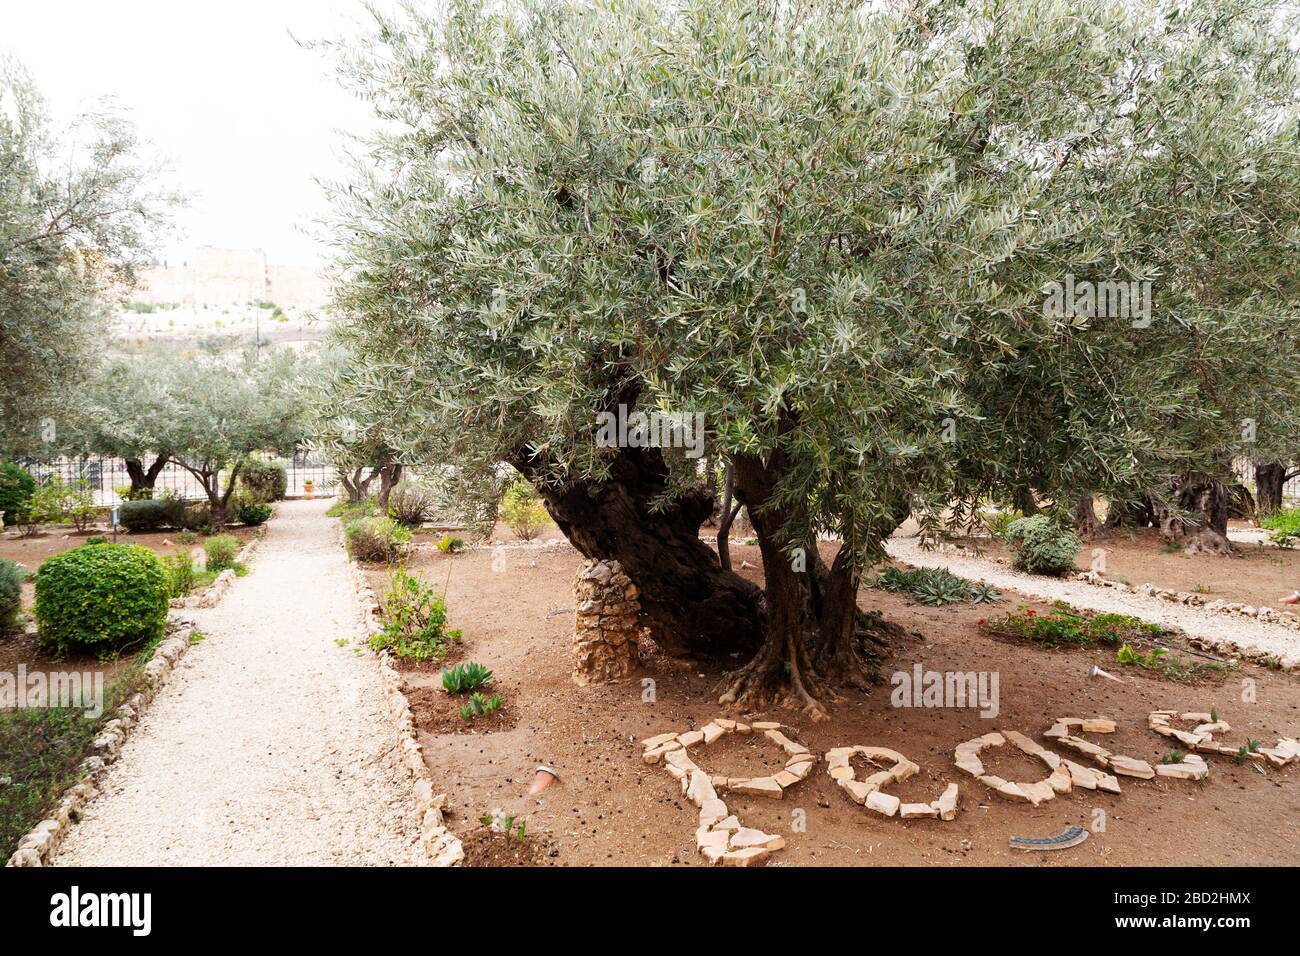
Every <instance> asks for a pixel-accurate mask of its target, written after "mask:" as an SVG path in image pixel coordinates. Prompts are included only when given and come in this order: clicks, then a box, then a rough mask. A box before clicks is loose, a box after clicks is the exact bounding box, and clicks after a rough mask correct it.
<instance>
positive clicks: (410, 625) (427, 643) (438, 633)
mask: <svg viewBox="0 0 1300 956" xmlns="http://www.w3.org/2000/svg"><path fill="white" fill-rule="evenodd" d="M382 615H383V617H382V620H383V628H382V629H381V630H380V631H379V633H377V634H375V635H373V636H372V637H371V638H370V646H371V648H372V649H374V650H376V651H381V650H385V649H387V650H390V651H392V652H393V653H394V654H396V655H397V656H398V657H404V658H408V659H410V660H414V661H428V660H438V661H440V660H442V659H443V658H444V657H446V656H447V649H448V647H450V645H451V644H452V643H453V642H455V641H459V640H460V631H459V630H457V629H454V628H453V629H448V628H447V604H446V602H445V601H444V600H443V599H442V598H441V597H440V596H438V595H437V594H435V593H434V591H433V588H431V587H429V586H428V585H426V584H425V583H424V582H423V581H421V580H420V579H419V578H417V577H415V575H413V574H409V573H407V572H406V571H405V570H398V571H395V572H393V574H392V576H391V577H390V578H389V581H388V592H387V593H386V594H385V595H384V601H383V611H382Z"/></svg>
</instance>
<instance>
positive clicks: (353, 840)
mask: <svg viewBox="0 0 1300 956" xmlns="http://www.w3.org/2000/svg"><path fill="white" fill-rule="evenodd" d="M328 506H329V502H328V501H322V500H317V501H287V502H282V503H281V504H279V505H278V506H277V510H278V514H277V516H276V517H275V518H274V519H273V520H272V521H271V523H270V525H269V530H268V533H267V535H266V537H265V538H264V539H263V541H262V542H261V543H260V544H259V545H258V548H257V551H256V552H255V553H254V555H253V558H252V561H251V567H252V570H251V573H250V574H248V575H246V576H245V577H242V578H238V579H237V580H236V581H235V582H234V584H233V585H232V586H231V588H230V590H229V591H227V592H226V594H225V596H224V597H223V598H222V599H221V602H220V603H219V604H218V605H217V606H216V607H215V608H212V609H207V610H198V611H194V612H192V613H193V616H194V619H195V623H196V625H197V628H198V630H199V631H200V632H202V634H203V635H204V639H203V641H202V642H200V643H198V644H197V645H195V646H193V647H191V648H190V650H189V652H188V653H187V654H186V655H185V656H184V657H182V658H181V660H180V662H179V664H178V665H177V667H176V669H175V670H174V671H173V672H172V674H171V676H170V678H169V679H168V681H167V683H166V684H165V685H164V686H163V688H162V690H161V691H160V692H159V694H158V696H157V697H156V698H155V699H154V701H153V702H152V703H151V704H150V706H149V707H148V708H147V709H146V711H145V714H144V717H143V718H142V719H141V721H140V724H139V726H138V727H137V728H136V730H135V732H134V733H133V734H132V735H131V736H130V738H129V739H128V740H127V743H126V745H125V746H124V747H123V751H122V755H121V757H120V758H119V759H118V761H117V762H116V763H115V764H114V765H113V766H112V767H111V768H110V769H109V771H108V772H107V774H106V775H105V777H104V778H103V784H102V786H103V792H101V793H100V795H99V796H98V797H96V798H95V799H94V800H93V801H92V802H91V803H90V805H89V807H88V808H87V811H86V814H85V819H84V820H83V821H82V822H81V823H80V824H79V825H77V826H75V827H73V828H72V830H71V832H70V833H69V835H68V838H67V839H66V840H65V841H64V843H63V845H62V847H61V848H60V850H59V852H58V855H57V856H56V858H55V860H54V863H55V865H127V866H142V865H143V866H153V865H173V864H186V865H216V864H222V865H329V864H347V865H393V864H397V865H401V864H414V863H416V862H417V861H418V860H419V858H420V856H419V848H418V845H417V842H416V841H417V838H418V835H419V832H418V826H417V825H416V821H414V820H412V819H410V818H409V817H408V813H409V812H410V808H411V807H412V803H411V800H410V789H409V787H410V785H409V782H408V781H407V777H406V771H405V769H404V768H403V766H402V764H401V762H400V759H399V755H398V754H397V752H396V751H397V747H396V742H397V734H396V732H395V730H394V728H393V727H392V725H391V722H390V719H389V718H388V716H387V712H386V708H385V705H384V699H383V692H382V688H381V684H380V680H381V678H380V675H379V673H378V671H377V669H376V668H375V665H374V663H373V661H372V660H370V659H369V658H368V657H367V656H365V655H361V654H358V653H356V651H355V650H354V649H353V648H352V647H347V646H340V645H339V644H337V643H336V639H348V641H349V642H350V641H351V640H352V639H353V638H354V637H355V636H356V634H357V632H358V625H359V618H358V614H357V607H356V594H355V590H354V587H353V584H352V581H351V579H350V577H349V571H348V567H347V561H346V557H345V556H344V553H343V550H342V548H341V547H340V546H339V543H338V539H337V537H336V530H335V528H334V525H333V519H331V518H328V517H327V516H326V515H325V510H326V508H327V507H328Z"/></svg>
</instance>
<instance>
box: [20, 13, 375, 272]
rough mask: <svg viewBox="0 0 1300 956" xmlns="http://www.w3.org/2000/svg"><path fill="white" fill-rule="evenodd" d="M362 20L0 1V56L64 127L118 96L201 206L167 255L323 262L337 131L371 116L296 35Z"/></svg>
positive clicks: (349, 30) (347, 27) (339, 141)
mask: <svg viewBox="0 0 1300 956" xmlns="http://www.w3.org/2000/svg"><path fill="white" fill-rule="evenodd" d="M391 5H392V4H391V3H389V2H387V0H380V2H379V3H378V4H377V6H379V7H380V8H381V9H385V8H388V7H390V6H391ZM365 19H366V14H365V9H364V7H363V5H362V0H221V2H220V3H216V2H209V0H201V2H200V0H0V51H4V52H7V53H10V54H13V55H14V56H16V57H17V58H18V60H19V61H20V62H22V63H23V64H24V65H25V66H26V67H27V68H28V70H30V71H31V73H32V75H33V78H34V80H35V81H36V83H37V85H38V86H39V87H40V89H41V91H42V93H43V94H44V95H45V97H46V99H47V100H48V101H49V105H50V108H51V111H52V112H53V114H54V117H55V119H56V121H58V122H60V123H62V122H66V121H67V120H69V119H71V118H72V117H73V116H74V115H75V114H76V113H77V112H79V111H80V110H81V109H83V108H85V107H87V106H90V105H93V104H94V103H95V102H96V100H97V99H98V98H99V97H103V96H111V97H113V98H114V99H115V100H116V102H117V105H118V107H119V108H121V109H122V110H123V111H124V112H126V113H127V114H128V115H129V116H130V117H131V118H132V119H133V120H134V122H135V124H136V127H137V129H138V130H139V132H140V135H141V136H142V137H143V138H144V139H145V140H147V141H149V143H150V144H151V148H152V151H153V154H154V155H156V156H160V157H162V158H164V159H166V160H168V161H169V162H170V163H171V166H172V169H173V170H174V175H175V184H176V186H177V187H179V188H180V189H181V191H183V192H185V193H186V194H188V195H189V196H190V205H189V207H188V208H186V209H183V210H181V211H180V213H179V215H178V217H177V221H178V226H179V230H178V235H177V236H176V237H174V238H173V239H172V240H170V241H169V242H168V243H166V244H165V245H164V246H163V247H162V249H161V250H160V252H161V253H162V254H163V255H165V256H166V257H167V258H168V259H169V260H173V261H174V260H178V259H181V258H183V257H184V254H185V252H186V251H187V250H189V249H191V248H193V247H194V246H198V245H214V246H229V247H234V248H260V249H265V250H266V253H267V256H268V258H269V259H270V260H271V261H272V262H274V263H277V264H279V263H286V264H287V263H296V264H302V265H317V264H320V263H322V262H323V261H325V260H326V259H327V258H328V255H329V252H328V249H327V248H326V247H325V245H324V243H323V242H321V241H320V240H319V238H318V237H317V234H319V233H320V232H321V231H322V230H320V229H319V228H318V227H316V226H314V222H315V221H316V220H318V219H320V218H321V217H322V216H323V215H325V213H326V212H327V209H328V204H327V203H326V201H325V199H324V195H323V193H322V191H321V189H320V187H319V186H318V185H317V184H316V182H315V181H314V177H321V178H325V179H333V178H337V177H338V176H340V175H341V174H342V172H343V164H342V161H341V155H342V149H343V148H344V145H345V139H344V137H343V135H342V134H341V133H340V132H339V131H340V130H352V131H356V130H358V129H365V128H366V127H367V125H368V124H369V119H368V112H367V110H366V108H365V107H364V105H363V104H361V103H360V102H358V101H357V100H355V99H354V98H352V97H351V96H350V95H348V94H347V93H345V92H344V91H343V90H342V89H341V88H340V87H339V86H338V84H337V83H336V81H335V80H334V78H333V76H332V75H331V67H332V63H331V62H330V61H329V59H328V56H327V55H326V54H325V53H323V52H320V51H311V50H306V49H303V48H302V47H300V46H298V44H297V43H295V42H294V39H293V38H292V37H291V36H290V31H292V32H293V35H294V36H296V37H298V38H299V39H301V40H310V39H316V38H325V37H337V36H346V35H355V33H356V31H357V29H358V26H357V25H358V24H361V23H364V22H365Z"/></svg>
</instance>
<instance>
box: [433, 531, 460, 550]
mask: <svg viewBox="0 0 1300 956" xmlns="http://www.w3.org/2000/svg"><path fill="white" fill-rule="evenodd" d="M464 547H465V539H464V538H460V537H457V536H456V535H454V534H444V535H439V536H438V550H439V551H441V552H442V553H443V554H454V553H455V552H457V551H460V550H461V549H462V548H464Z"/></svg>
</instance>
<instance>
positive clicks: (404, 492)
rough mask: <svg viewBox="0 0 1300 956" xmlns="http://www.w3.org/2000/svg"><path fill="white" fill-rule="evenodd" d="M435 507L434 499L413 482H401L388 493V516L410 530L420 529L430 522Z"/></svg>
mask: <svg viewBox="0 0 1300 956" xmlns="http://www.w3.org/2000/svg"><path fill="white" fill-rule="evenodd" d="M433 506H434V500H433V497H432V496H431V495H430V494H429V493H428V492H427V491H426V490H425V489H423V488H421V487H420V486H419V485H418V484H416V483H415V482H413V481H403V482H399V483H398V484H397V485H396V486H395V487H394V488H393V490H392V491H390V492H389V493H388V516H389V517H390V518H392V519H393V520H394V521H396V522H397V523H398V524H400V525H404V526H406V527H408V528H418V527H419V526H420V525H422V524H424V522H426V521H428V520H429V518H430V517H432V515H433Z"/></svg>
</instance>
